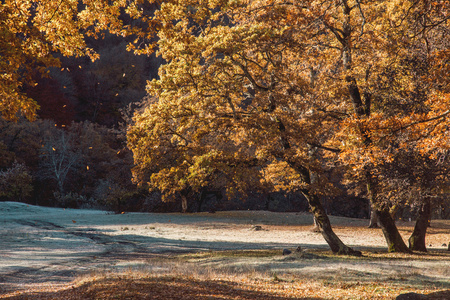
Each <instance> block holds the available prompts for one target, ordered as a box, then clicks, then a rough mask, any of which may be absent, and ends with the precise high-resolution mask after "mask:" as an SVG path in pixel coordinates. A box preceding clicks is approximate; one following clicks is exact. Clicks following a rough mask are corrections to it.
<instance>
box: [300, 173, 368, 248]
mask: <svg viewBox="0 0 450 300" xmlns="http://www.w3.org/2000/svg"><path fill="white" fill-rule="evenodd" d="M295 169H296V170H297V171H298V172H299V174H300V175H301V177H302V179H303V181H304V182H305V183H307V184H310V183H311V176H310V173H309V170H308V169H307V168H306V167H304V166H296V168H295ZM301 192H302V194H303V196H305V198H306V200H308V204H309V206H310V208H311V211H312V213H313V215H314V219H315V220H316V224H317V226H318V227H319V230H320V233H322V236H323V238H324V239H325V241H326V242H327V244H328V246H330V249H331V251H333V253H337V254H345V255H355V256H361V252H360V251H357V250H353V249H352V248H350V247H348V246H347V245H345V244H344V243H343V242H342V241H341V239H339V237H338V236H337V235H336V234H335V233H334V231H333V228H332V227H331V223H330V219H329V218H328V216H327V214H326V212H325V209H324V208H323V206H322V203H321V202H320V199H319V197H318V196H317V195H315V194H314V193H311V192H310V191H309V190H308V189H302V190H301Z"/></svg>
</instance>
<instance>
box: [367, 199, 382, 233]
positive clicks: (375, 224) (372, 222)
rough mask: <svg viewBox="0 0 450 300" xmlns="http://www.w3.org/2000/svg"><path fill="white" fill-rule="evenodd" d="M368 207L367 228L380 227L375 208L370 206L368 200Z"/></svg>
mask: <svg viewBox="0 0 450 300" xmlns="http://www.w3.org/2000/svg"><path fill="white" fill-rule="evenodd" d="M369 208H370V221H369V228H380V226H378V215H377V212H376V210H375V208H374V207H373V206H372V204H371V203H370V201H369Z"/></svg>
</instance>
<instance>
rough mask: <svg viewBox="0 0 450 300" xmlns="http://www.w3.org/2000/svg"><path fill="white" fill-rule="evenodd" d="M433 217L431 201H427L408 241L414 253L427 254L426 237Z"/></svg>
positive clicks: (421, 208)
mask: <svg viewBox="0 0 450 300" xmlns="http://www.w3.org/2000/svg"><path fill="white" fill-rule="evenodd" d="M430 217H431V203H430V199H425V200H424V202H423V203H422V205H421V207H420V210H419V216H418V218H417V221H416V225H415V226H414V231H413V233H412V234H411V236H410V237H409V239H408V242H409V249H410V250H413V251H422V252H427V246H426V244H425V236H426V234H427V227H428V224H429V220H430Z"/></svg>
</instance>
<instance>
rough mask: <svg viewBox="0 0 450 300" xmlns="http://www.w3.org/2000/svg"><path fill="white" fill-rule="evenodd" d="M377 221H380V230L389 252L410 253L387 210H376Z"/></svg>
mask: <svg viewBox="0 0 450 300" xmlns="http://www.w3.org/2000/svg"><path fill="white" fill-rule="evenodd" d="M377 215H378V220H379V221H380V225H381V230H382V231H383V235H384V238H385V239H386V242H387V244H388V251H389V252H402V253H411V250H409V248H408V247H407V246H406V244H405V242H404V241H403V238H402V236H401V235H400V232H399V231H398V228H397V226H396V225H395V221H394V219H392V217H391V214H390V213H389V209H387V208H384V209H379V210H377Z"/></svg>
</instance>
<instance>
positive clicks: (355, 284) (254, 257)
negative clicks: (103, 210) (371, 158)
mask: <svg viewBox="0 0 450 300" xmlns="http://www.w3.org/2000/svg"><path fill="white" fill-rule="evenodd" d="M280 254H281V253H280V250H233V251H208V252H198V253H189V254H178V255H160V256H157V257H154V258H152V259H150V260H148V261H147V262H146V266H147V267H143V266H142V265H141V266H140V267H137V268H131V267H130V268H129V269H126V270H122V272H107V271H105V272H99V271H94V272H92V274H89V275H85V276H82V277H80V278H78V279H76V280H75V281H74V282H72V283H71V284H69V285H65V286H46V287H41V288H36V289H34V290H29V291H21V292H16V293H9V294H7V295H3V296H0V298H1V299H205V300H206V299H278V300H282V299H394V298H395V297H396V296H397V295H399V294H402V293H408V292H415V293H420V294H427V297H428V298H427V299H450V282H449V280H448V279H449V277H450V270H448V268H447V267H446V266H445V265H443V266H442V269H440V270H436V265H435V264H432V265H431V266H433V268H434V270H433V273H434V274H441V275H442V276H440V277H434V278H431V277H427V276H424V275H423V273H422V272H419V271H417V272H416V273H414V271H411V267H413V268H412V269H414V266H418V267H419V266H420V267H422V268H426V267H427V264H429V263H433V262H439V261H449V260H450V252H448V251H431V252H429V253H427V254H414V255H406V254H391V253H386V252H385V251H364V252H363V257H348V256H336V255H334V254H332V253H331V252H330V251H326V250H308V251H301V252H296V251H293V253H292V254H290V255H286V256H283V255H280ZM392 264H395V265H396V266H397V268H398V269H397V270H396V272H395V273H387V272H380V274H378V275H377V274H374V269H376V268H382V267H383V266H384V267H385V268H387V267H388V266H389V265H392ZM337 265H342V267H337ZM314 266H315V267H316V269H314ZM349 266H358V269H355V268H351V267H349Z"/></svg>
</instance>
